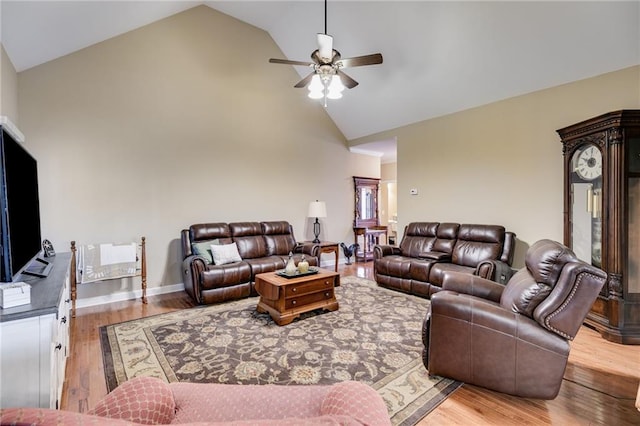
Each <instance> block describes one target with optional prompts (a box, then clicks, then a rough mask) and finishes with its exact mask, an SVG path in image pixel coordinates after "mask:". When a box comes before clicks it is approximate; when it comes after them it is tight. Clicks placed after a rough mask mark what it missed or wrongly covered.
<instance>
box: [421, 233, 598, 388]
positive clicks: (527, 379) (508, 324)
mask: <svg viewBox="0 0 640 426" xmlns="http://www.w3.org/2000/svg"><path fill="white" fill-rule="evenodd" d="M525 265H526V266H525V267H524V268H523V269H521V270H519V271H518V272H516V274H515V275H513V277H511V279H510V280H509V282H508V283H507V285H506V286H503V285H501V284H498V283H496V282H493V281H489V280H486V279H483V278H481V277H478V276H474V275H469V274H462V273H456V272H449V273H447V274H445V276H444V281H443V287H444V291H441V292H439V293H436V294H433V295H432V296H431V306H430V311H429V313H428V314H427V316H426V318H425V321H424V325H423V334H422V339H423V343H424V345H425V348H424V351H423V362H424V365H425V367H427V370H428V371H429V374H430V375H438V376H443V377H450V378H452V379H455V380H460V381H463V382H465V383H469V384H473V385H477V386H482V387H485V388H488V389H492V390H496V391H499V392H504V393H508V394H511V395H516V396H521V397H527V398H540V399H553V398H555V397H556V396H557V395H558V392H559V390H560V385H561V383H562V377H563V375H564V371H565V368H566V365H567V358H568V356H569V349H570V345H569V341H570V340H573V338H574V337H575V335H576V333H577V332H578V329H579V328H580V326H581V324H582V322H583V321H584V319H585V317H586V316H587V313H588V312H589V309H590V308H591V305H592V304H593V303H594V301H595V300H596V297H597V296H598V294H599V293H600V290H601V288H602V286H603V285H604V283H605V281H606V278H607V275H606V273H605V272H603V271H602V270H600V269H598V268H596V267H594V266H591V265H589V264H587V263H585V262H583V261H581V260H579V259H578V258H577V257H576V255H575V254H574V253H573V252H572V251H571V250H570V249H568V248H567V247H565V246H563V245H562V244H560V243H557V242H555V241H551V240H540V241H538V242H536V243H535V244H533V245H532V246H531V247H530V248H529V250H528V251H527V253H526V256H525Z"/></svg>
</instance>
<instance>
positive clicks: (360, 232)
mask: <svg viewBox="0 0 640 426" xmlns="http://www.w3.org/2000/svg"><path fill="white" fill-rule="evenodd" d="M353 235H354V237H355V241H356V243H357V244H360V242H359V241H358V238H359V237H362V238H363V240H364V242H363V244H362V245H360V246H359V247H358V250H357V252H356V262H366V261H368V260H373V246H374V245H375V244H380V236H381V235H384V236H385V239H386V238H387V227H386V226H369V227H364V226H354V227H353Z"/></svg>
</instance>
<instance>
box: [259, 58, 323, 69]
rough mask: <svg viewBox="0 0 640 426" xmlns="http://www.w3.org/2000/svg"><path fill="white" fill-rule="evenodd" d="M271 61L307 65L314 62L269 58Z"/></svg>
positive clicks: (310, 65) (309, 65)
mask: <svg viewBox="0 0 640 426" xmlns="http://www.w3.org/2000/svg"><path fill="white" fill-rule="evenodd" d="M269 62H270V63H272V64H285V65H303V66H305V67H312V66H313V65H314V64H313V63H311V62H302V61H290V60H288V59H274V58H271V59H269Z"/></svg>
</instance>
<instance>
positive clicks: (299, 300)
mask: <svg viewBox="0 0 640 426" xmlns="http://www.w3.org/2000/svg"><path fill="white" fill-rule="evenodd" d="M332 299H335V297H334V295H333V288H331V289H326V290H323V291H317V292H315V293H308V294H305V295H301V296H294V297H291V298H287V299H286V300H285V302H284V308H285V309H295V308H297V307H299V306H308V305H310V304H312V303H317V302H324V301H326V300H332Z"/></svg>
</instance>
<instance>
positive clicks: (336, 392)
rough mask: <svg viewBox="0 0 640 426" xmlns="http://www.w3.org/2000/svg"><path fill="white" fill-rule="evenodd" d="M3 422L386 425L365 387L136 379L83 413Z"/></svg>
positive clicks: (19, 411) (33, 412)
mask: <svg viewBox="0 0 640 426" xmlns="http://www.w3.org/2000/svg"><path fill="white" fill-rule="evenodd" d="M0 422H1V423H2V424H3V425H4V424H5V423H7V424H18V423H20V424H21V423H26V424H29V425H42V426H49V425H52V426H53V425H56V426H57V425H79V426H81V425H96V426H103V425H105V426H106V425H110V426H125V425H131V426H139V425H143V424H181V425H189V426H212V425H230V424H231V425H236V426H241V425H258V426H260V425H264V426H270V425H285V426H288V425H290V426H294V425H296V426H297V425H301V424H304V425H381V426H382V425H390V424H391V423H390V421H389V416H388V414H387V409H386V406H385V403H384V401H383V400H382V397H380V395H379V394H378V393H377V392H376V391H374V390H373V389H372V388H370V387H369V386H367V385H365V384H362V383H358V382H342V383H338V384H336V385H333V386H275V385H225V384H195V383H171V384H166V383H164V382H163V381H161V380H160V379H156V378H150V377H139V378H135V379H132V380H129V381H128V382H126V383H123V384H122V385H120V386H119V387H118V388H117V389H116V390H115V391H113V392H111V393H110V394H109V395H107V396H106V397H105V398H103V399H102V400H101V401H100V402H99V403H98V405H97V406H96V407H95V408H94V409H93V410H91V411H90V412H89V413H87V414H80V413H71V412H66V411H57V410H49V409H40V408H8V409H3V410H0Z"/></svg>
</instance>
